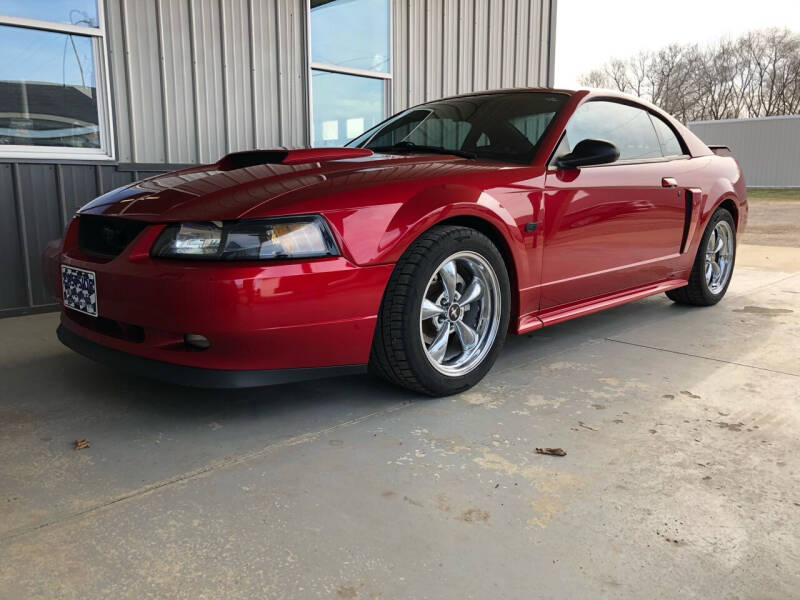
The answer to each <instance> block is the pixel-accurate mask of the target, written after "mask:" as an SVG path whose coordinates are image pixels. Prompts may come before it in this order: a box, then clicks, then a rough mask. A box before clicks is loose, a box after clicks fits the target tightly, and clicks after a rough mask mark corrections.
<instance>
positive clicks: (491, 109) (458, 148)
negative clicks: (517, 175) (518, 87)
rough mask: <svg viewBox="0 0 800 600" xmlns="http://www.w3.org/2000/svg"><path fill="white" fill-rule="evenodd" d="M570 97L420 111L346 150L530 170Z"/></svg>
mask: <svg viewBox="0 0 800 600" xmlns="http://www.w3.org/2000/svg"><path fill="white" fill-rule="evenodd" d="M566 100H567V96H566V95H565V94H557V93H550V92H510V93H506V94H483V95H477V96H464V97H460V98H449V99H446V100H438V101H436V102H429V103H428V104H422V105H420V106H415V107H414V108H410V109H408V110H406V111H403V112H401V113H398V114H397V115H395V116H393V117H391V118H390V119H388V120H386V121H384V122H383V123H380V124H379V125H376V126H375V127H373V128H372V129H370V130H369V131H367V132H365V133H363V134H362V135H360V136H359V137H357V138H355V139H354V140H351V141H350V142H349V143H348V144H347V145H348V146H356V147H360V148H368V149H370V150H374V151H377V152H380V151H383V152H388V151H392V152H439V153H449V151H451V152H452V153H453V154H456V155H459V156H466V157H473V158H484V159H491V160H501V161H507V162H515V163H522V164H529V163H530V161H531V159H532V158H533V154H534V152H535V151H536V147H537V144H538V143H539V140H540V139H541V137H542V135H543V134H544V132H545V129H547V126H548V125H549V124H550V122H551V121H552V120H553V117H554V116H555V114H556V113H557V112H558V111H559V109H560V108H561V107H562V106H563V104H564V102H566Z"/></svg>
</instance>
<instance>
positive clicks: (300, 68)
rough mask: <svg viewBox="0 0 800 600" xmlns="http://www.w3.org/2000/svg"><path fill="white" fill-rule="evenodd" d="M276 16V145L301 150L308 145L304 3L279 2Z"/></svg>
mask: <svg viewBox="0 0 800 600" xmlns="http://www.w3.org/2000/svg"><path fill="white" fill-rule="evenodd" d="M262 1H265V0H262ZM266 1H269V0H266ZM277 13H278V19H277V21H278V30H277V31H278V36H277V45H278V52H279V56H280V60H279V75H278V83H279V86H278V96H279V98H280V106H281V138H280V140H279V145H281V146H303V145H306V144H308V142H309V140H308V133H307V132H308V122H307V118H306V114H307V106H308V94H307V92H306V78H307V73H306V54H307V49H306V35H305V21H306V18H307V15H306V0H280V1H279V2H278V10H277Z"/></svg>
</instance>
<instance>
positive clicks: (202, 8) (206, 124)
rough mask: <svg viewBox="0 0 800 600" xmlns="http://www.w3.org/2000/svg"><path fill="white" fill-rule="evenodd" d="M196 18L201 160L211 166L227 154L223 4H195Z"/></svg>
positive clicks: (214, 0) (210, 0) (211, 0)
mask: <svg viewBox="0 0 800 600" xmlns="http://www.w3.org/2000/svg"><path fill="white" fill-rule="evenodd" d="M192 17H193V20H192V48H193V52H194V57H195V63H194V69H195V73H194V78H195V90H194V92H195V98H196V100H197V146H198V158H199V160H200V162H203V163H208V162H214V161H216V160H217V159H219V158H220V156H222V155H224V154H226V153H227V144H226V132H225V98H224V95H223V92H222V87H223V81H222V45H221V39H220V33H221V20H220V11H219V1H218V0H195V1H194V2H192ZM140 162H158V161H146V160H142V161H140Z"/></svg>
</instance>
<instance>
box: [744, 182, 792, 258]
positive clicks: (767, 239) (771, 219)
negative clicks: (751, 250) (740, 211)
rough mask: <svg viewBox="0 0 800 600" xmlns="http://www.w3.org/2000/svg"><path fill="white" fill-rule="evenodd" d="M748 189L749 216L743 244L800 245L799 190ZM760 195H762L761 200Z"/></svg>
mask: <svg viewBox="0 0 800 600" xmlns="http://www.w3.org/2000/svg"><path fill="white" fill-rule="evenodd" d="M768 191H771V192H777V191H780V192H785V193H784V194H774V193H770V194H767V193H762V191H761V190H759V191H755V190H753V191H748V199H749V200H750V202H749V207H750V210H749V215H748V218H747V228H746V229H745V231H744V236H743V237H742V243H743V244H756V245H759V246H790V247H798V246H800V189H798V190H763V192H768ZM761 198H764V199H763V200H762V199H761Z"/></svg>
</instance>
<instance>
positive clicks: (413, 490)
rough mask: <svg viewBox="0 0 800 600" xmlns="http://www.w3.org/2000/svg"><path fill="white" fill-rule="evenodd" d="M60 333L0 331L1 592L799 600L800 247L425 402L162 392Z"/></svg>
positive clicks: (374, 395)
mask: <svg viewBox="0 0 800 600" xmlns="http://www.w3.org/2000/svg"><path fill="white" fill-rule="evenodd" d="M56 319H57V317H56V315H53V314H45V315H38V316H32V317H24V318H17V319H6V320H2V321H0V598H13V599H18V598H75V599H79V598H80V599H87V598H114V599H119V598H137V599H141V598H192V599H197V598H403V599H405V598H431V599H442V598H455V599H465V598H476V599H486V598H503V599H516V598H519V599H526V600H527V599H531V598H590V597H609V598H681V599H685V598H702V599H708V598H726V599H731V598H736V597H738V598H742V599H744V598H800V452H798V450H800V392H798V390H799V389H800V250H798V249H794V248H767V247H755V246H751V247H747V246H744V247H742V248H741V249H740V259H739V264H738V265H737V270H736V273H735V275H734V280H733V284H732V287H731V289H730V291H729V293H728V296H727V297H726V298H725V300H724V301H723V302H722V303H721V304H720V305H718V306H716V307H714V308H706V309H691V308H683V307H679V306H676V305H674V304H672V303H671V302H669V301H668V300H667V299H666V298H665V297H664V296H657V297H654V298H650V299H647V300H643V301H640V302H637V303H634V304H630V305H627V306H623V307H619V308H616V309H613V310H610V311H606V312H604V313H599V314H596V315H593V316H590V317H585V318H582V319H579V320H576V321H572V322H569V323H565V324H562V325H558V326H554V327H552V328H548V329H545V330H542V331H540V332H537V333H535V334H533V335H530V336H525V337H519V338H516V337H515V338H510V339H509V341H508V343H507V347H506V349H505V350H504V352H503V354H502V356H501V358H500V360H499V361H498V363H497V364H496V366H495V368H494V370H493V371H492V372H491V374H490V375H489V376H488V377H487V378H486V379H485V381H484V382H483V383H481V384H480V385H479V386H478V387H476V388H474V389H473V390H471V391H470V392H468V393H465V394H462V395H460V396H456V397H452V398H445V399H439V400H430V399H422V398H418V397H414V396H412V395H410V394H407V393H405V392H403V391H400V390H398V389H395V388H392V387H390V386H387V385H384V384H383V383H381V382H378V381H375V380H372V379H370V378H368V377H357V378H349V379H340V380H328V381H317V382H310V383H306V384H300V385H291V386H282V387H275V388H267V389H260V390H250V391H239V392H216V391H213V392H212V391H198V390H190V389H182V388H178V387H171V386H166V385H161V384H158V383H152V382H149V381H145V380H140V379H136V378H133V377H128V376H126V375H122V374H119V373H117V372H114V371H111V370H109V369H107V368H105V367H102V366H99V365H96V364H93V363H92V362H90V361H88V360H86V359H83V358H81V357H80V356H77V355H75V354H73V353H71V352H69V351H67V350H66V349H65V348H63V347H61V346H60V345H59V343H58V342H57V341H56V339H55V334H54V330H55V326H56ZM76 438H87V439H88V440H89V441H90V444H91V447H90V448H87V449H83V450H74V449H73V446H74V440H75V439H76ZM543 446H545V447H546V446H554V447H561V448H563V449H564V450H566V452H567V455H566V456H565V457H553V456H543V455H538V454H536V453H535V451H534V449H535V448H536V447H543Z"/></svg>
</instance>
